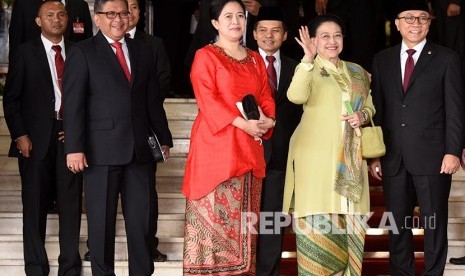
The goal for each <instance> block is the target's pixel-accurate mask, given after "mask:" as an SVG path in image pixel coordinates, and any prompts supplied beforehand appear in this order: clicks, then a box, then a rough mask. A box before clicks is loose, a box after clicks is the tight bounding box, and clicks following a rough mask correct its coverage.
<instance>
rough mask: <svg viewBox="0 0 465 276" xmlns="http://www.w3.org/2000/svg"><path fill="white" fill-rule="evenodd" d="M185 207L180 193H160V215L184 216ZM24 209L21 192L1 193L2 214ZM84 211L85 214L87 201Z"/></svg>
mask: <svg viewBox="0 0 465 276" xmlns="http://www.w3.org/2000/svg"><path fill="white" fill-rule="evenodd" d="M84 196H85V195H84ZM185 207H186V199H185V197H184V196H183V195H182V194H181V193H180V192H176V193H158V213H160V214H183V213H184V210H185ZM22 208H23V207H22V203H21V192H20V191H0V212H10V213H21V212H22ZM83 211H84V212H85V200H84V201H83ZM118 212H119V213H121V212H122V211H121V204H119V206H118Z"/></svg>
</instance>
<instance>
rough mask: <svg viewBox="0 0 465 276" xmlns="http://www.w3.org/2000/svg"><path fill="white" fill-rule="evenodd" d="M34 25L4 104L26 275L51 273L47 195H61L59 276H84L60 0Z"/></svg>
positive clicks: (44, 8) (45, 6) (44, 7)
mask: <svg viewBox="0 0 465 276" xmlns="http://www.w3.org/2000/svg"><path fill="white" fill-rule="evenodd" d="M38 10H39V12H38V16H37V17H36V19H35V23H36V24H37V26H39V30H40V32H41V34H39V35H38V36H37V37H35V38H32V39H31V40H29V41H28V42H25V43H23V44H21V45H20V46H19V47H18V49H17V53H18V55H17V56H16V61H15V62H14V63H12V64H10V68H9V73H8V77H7V81H6V89H5V95H4V96H3V106H4V111H5V120H6V123H7V125H8V128H9V130H10V134H11V139H12V142H11V147H10V151H9V154H8V155H9V156H10V157H17V158H18V166H19V172H20V175H21V187H22V189H21V196H22V203H23V243H24V264H25V271H26V275H48V274H49V272H50V267H49V264H48V259H47V252H46V250H45V234H46V227H47V208H48V203H49V196H50V193H49V191H50V190H51V189H56V191H57V198H56V199H57V209H58V218H59V228H60V231H59V243H60V255H59V257H58V265H59V267H58V275H60V276H62V275H66V276H69V275H72V276H78V275H81V259H80V256H79V231H80V227H81V195H82V176H81V174H73V173H71V172H70V171H69V170H68V169H67V167H66V160H65V155H64V144H63V143H64V138H65V134H64V132H63V121H62V110H63V105H62V74H63V67H64V59H66V54H67V53H68V48H69V45H68V43H67V42H65V40H64V38H63V34H64V33H65V30H66V22H67V20H68V17H67V15H66V10H65V7H64V6H63V4H62V3H61V2H60V1H57V0H48V1H45V2H42V3H41V5H40V6H39V7H38Z"/></svg>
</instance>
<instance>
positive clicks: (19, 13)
mask: <svg viewBox="0 0 465 276" xmlns="http://www.w3.org/2000/svg"><path fill="white" fill-rule="evenodd" d="M21 3H22V0H16V1H14V2H13V11H12V13H11V21H10V29H9V34H8V35H9V46H10V53H9V61H10V63H12V62H13V57H14V54H15V52H16V51H17V50H18V47H19V45H20V44H21V42H23V41H24V40H25V38H24V32H23V29H24V24H25V23H26V22H24V10H23V7H22V4H21Z"/></svg>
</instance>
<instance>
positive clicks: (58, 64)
mask: <svg viewBox="0 0 465 276" xmlns="http://www.w3.org/2000/svg"><path fill="white" fill-rule="evenodd" d="M52 50H53V51H55V68H56V70H57V81H58V87H59V88H60V93H62V97H61V104H60V110H58V114H59V115H60V117H61V114H62V113H63V85H62V81H61V80H62V78H63V70H64V69H65V60H64V59H63V56H62V55H61V47H60V45H53V46H52Z"/></svg>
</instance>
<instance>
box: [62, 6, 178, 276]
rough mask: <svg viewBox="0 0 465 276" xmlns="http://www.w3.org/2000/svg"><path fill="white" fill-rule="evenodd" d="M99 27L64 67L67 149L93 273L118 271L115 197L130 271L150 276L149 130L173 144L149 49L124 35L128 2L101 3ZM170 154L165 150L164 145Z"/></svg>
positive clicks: (97, 15)
mask: <svg viewBox="0 0 465 276" xmlns="http://www.w3.org/2000/svg"><path fill="white" fill-rule="evenodd" d="M94 10H95V15H94V23H95V25H96V26H97V27H99V29H100V31H99V32H98V33H97V34H96V35H95V36H94V37H93V38H91V39H88V40H85V41H82V42H81V43H78V44H76V45H75V47H73V49H72V51H71V52H70V53H69V55H68V59H67V60H66V64H65V73H64V77H63V82H64V95H65V98H64V110H65V111H64V128H65V132H66V133H67V139H66V143H65V153H66V154H67V156H66V157H67V165H68V168H69V169H70V170H71V171H72V172H79V171H83V176H84V185H85V191H86V209H87V219H88V227H89V249H90V260H91V267H92V274H93V275H114V273H115V272H114V254H115V252H114V242H115V223H116V212H117V205H118V195H119V194H121V203H122V209H123V215H124V219H125V222H126V223H125V225H126V235H127V242H128V256H129V274H130V275H151V274H152V273H153V269H154V267H153V261H152V258H151V256H150V245H149V243H148V241H149V240H150V239H151V237H150V236H151V235H152V239H153V232H151V231H150V230H149V227H148V225H149V215H150V214H149V210H150V204H151V203H150V198H151V197H152V196H154V195H153V194H152V193H153V188H152V187H153V183H154V182H155V179H154V178H155V173H154V170H153V157H152V156H151V153H150V150H149V147H148V143H147V137H148V133H149V132H150V129H153V130H154V132H155V133H156V134H157V135H158V138H159V140H160V143H161V144H162V145H168V146H170V147H171V146H172V144H171V140H172V138H171V133H170V131H169V129H168V122H167V119H166V114H165V111H164V109H163V100H162V97H161V96H160V95H159V90H158V86H157V84H156V74H155V64H154V63H153V58H152V52H151V50H150V48H149V47H148V46H147V45H146V44H144V43H143V42H141V41H139V40H135V39H125V37H124V36H125V34H126V32H127V29H128V24H129V11H128V3H127V1H126V0H97V1H95V4H94ZM164 150H165V153H166V154H169V153H168V152H167V149H166V147H165V148H164Z"/></svg>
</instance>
